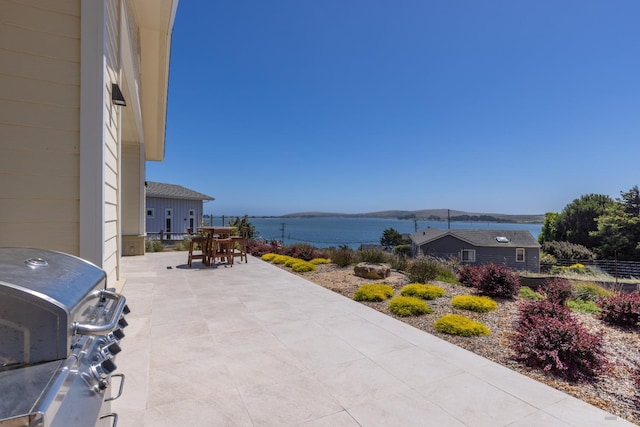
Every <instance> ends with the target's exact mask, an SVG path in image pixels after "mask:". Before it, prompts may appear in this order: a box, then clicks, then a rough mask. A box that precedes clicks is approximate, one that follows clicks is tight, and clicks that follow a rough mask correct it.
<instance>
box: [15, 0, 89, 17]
mask: <svg viewBox="0 0 640 427" xmlns="http://www.w3.org/2000/svg"><path fill="white" fill-rule="evenodd" d="M2 1H4V2H5V3H18V4H21V5H25V6H31V7H34V8H38V9H42V10H48V11H51V12H58V13H63V14H67V15H72V16H80V0H56V1H51V0H11V1H7V0H2Z"/></svg>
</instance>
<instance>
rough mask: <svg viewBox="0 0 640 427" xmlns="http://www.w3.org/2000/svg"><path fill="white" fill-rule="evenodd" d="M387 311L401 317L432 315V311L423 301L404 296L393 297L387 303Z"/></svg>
mask: <svg viewBox="0 0 640 427" xmlns="http://www.w3.org/2000/svg"><path fill="white" fill-rule="evenodd" d="M389 311H390V312H391V313H393V314H395V315H396V316H401V317H406V316H420V315H421V314H428V313H433V310H431V308H430V307H429V305H428V304H427V303H426V302H425V301H423V300H421V299H420V298H415V297H405V296H398V297H394V298H393V299H392V300H391V301H389Z"/></svg>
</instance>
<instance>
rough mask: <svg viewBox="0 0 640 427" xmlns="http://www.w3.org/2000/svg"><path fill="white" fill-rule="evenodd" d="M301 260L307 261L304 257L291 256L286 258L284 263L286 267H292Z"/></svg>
mask: <svg viewBox="0 0 640 427" xmlns="http://www.w3.org/2000/svg"><path fill="white" fill-rule="evenodd" d="M300 262H306V261H305V260H303V259H300V258H293V257H291V258H289V259H287V260H285V262H284V263H283V264H284V266H285V267H289V268H291V267H292V266H293V265H294V264H298V263H300Z"/></svg>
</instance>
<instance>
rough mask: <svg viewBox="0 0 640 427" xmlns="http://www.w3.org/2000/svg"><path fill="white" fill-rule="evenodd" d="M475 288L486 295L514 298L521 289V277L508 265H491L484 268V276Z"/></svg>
mask: <svg viewBox="0 0 640 427" xmlns="http://www.w3.org/2000/svg"><path fill="white" fill-rule="evenodd" d="M475 287H476V289H478V292H480V293H481V294H484V295H488V296H491V297H499V298H513V297H514V296H516V295H517V294H518V290H519V289H520V277H519V276H518V275H517V274H516V273H514V272H513V271H511V270H510V269H509V267H507V266H506V265H497V264H493V263H489V264H485V265H484V266H482V275H481V277H480V280H479V281H478V283H477V284H476V286H475Z"/></svg>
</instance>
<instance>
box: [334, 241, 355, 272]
mask: <svg viewBox="0 0 640 427" xmlns="http://www.w3.org/2000/svg"><path fill="white" fill-rule="evenodd" d="M329 258H330V259H331V262H332V263H334V264H335V265H337V266H338V267H347V266H349V265H351V264H353V263H354V262H355V260H356V254H355V252H354V250H353V249H351V248H350V247H348V246H345V245H343V246H340V247H339V248H337V249H336V248H332V249H331V250H329Z"/></svg>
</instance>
